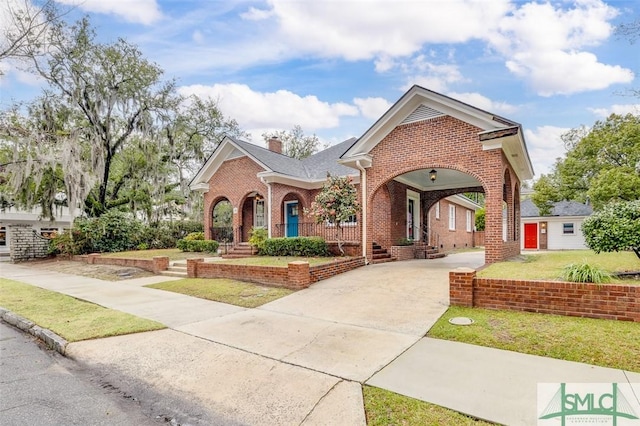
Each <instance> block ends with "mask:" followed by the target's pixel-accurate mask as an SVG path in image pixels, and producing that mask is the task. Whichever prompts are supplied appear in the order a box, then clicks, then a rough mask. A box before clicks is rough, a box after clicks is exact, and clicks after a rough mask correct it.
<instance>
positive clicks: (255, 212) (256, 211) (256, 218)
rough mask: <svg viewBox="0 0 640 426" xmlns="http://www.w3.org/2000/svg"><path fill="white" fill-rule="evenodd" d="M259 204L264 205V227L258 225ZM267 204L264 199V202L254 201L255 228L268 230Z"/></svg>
mask: <svg viewBox="0 0 640 426" xmlns="http://www.w3.org/2000/svg"><path fill="white" fill-rule="evenodd" d="M258 203H262V220H263V221H264V222H265V223H264V224H263V225H258ZM266 204H267V203H266V202H265V200H264V198H263V199H262V200H256V199H255V198H254V199H253V226H254V227H256V228H266V227H267V226H266V222H267V205H266Z"/></svg>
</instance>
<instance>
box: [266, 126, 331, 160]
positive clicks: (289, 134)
mask: <svg viewBox="0 0 640 426" xmlns="http://www.w3.org/2000/svg"><path fill="white" fill-rule="evenodd" d="M262 137H263V138H264V140H265V141H266V142H268V141H269V139H271V138H277V139H280V140H281V141H282V153H283V154H285V155H287V156H289V157H291V158H297V159H298V160H301V159H303V158H307V157H309V156H310V155H311V154H313V153H315V152H316V151H318V149H319V146H320V140H319V139H318V137H317V136H316V135H315V134H314V135H312V136H305V135H304V131H303V130H302V127H300V126H299V125H297V124H296V125H295V126H293V129H291V130H290V131H285V130H279V131H277V132H267V133H263V134H262Z"/></svg>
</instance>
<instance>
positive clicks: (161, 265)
mask: <svg viewBox="0 0 640 426" xmlns="http://www.w3.org/2000/svg"><path fill="white" fill-rule="evenodd" d="M167 269H169V258H168V257H167V256H153V273H154V274H157V273H159V272H160V271H166V270H167Z"/></svg>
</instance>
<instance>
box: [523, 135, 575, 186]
mask: <svg viewBox="0 0 640 426" xmlns="http://www.w3.org/2000/svg"><path fill="white" fill-rule="evenodd" d="M569 130H571V129H570V128H565V127H555V126H541V127H536V129H535V130H529V129H525V130H524V137H525V139H526V141H527V148H528V151H529V157H530V158H531V162H532V163H533V169H534V171H535V173H536V176H537V177H540V175H542V174H547V173H549V172H550V171H551V170H552V169H553V164H554V163H555V161H556V159H557V158H561V157H563V156H564V154H565V153H566V149H565V147H564V142H563V141H562V139H561V138H560V136H562V134H564V133H566V132H568V131H569Z"/></svg>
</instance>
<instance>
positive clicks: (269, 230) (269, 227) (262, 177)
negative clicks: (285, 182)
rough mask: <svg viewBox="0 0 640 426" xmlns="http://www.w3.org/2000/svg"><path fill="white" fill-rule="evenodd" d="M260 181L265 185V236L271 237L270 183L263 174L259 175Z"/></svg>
mask: <svg viewBox="0 0 640 426" xmlns="http://www.w3.org/2000/svg"><path fill="white" fill-rule="evenodd" d="M260 180H261V181H262V183H264V184H265V185H266V186H267V223H268V224H269V226H267V236H268V237H269V238H271V184H270V183H268V182H267V180H266V179H265V178H264V176H261V177H260Z"/></svg>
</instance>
